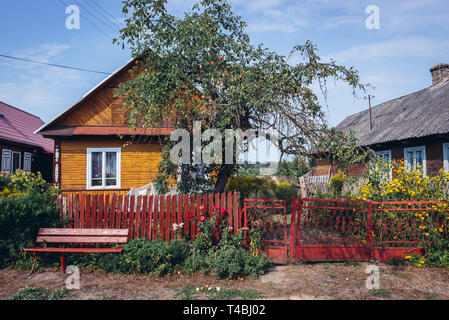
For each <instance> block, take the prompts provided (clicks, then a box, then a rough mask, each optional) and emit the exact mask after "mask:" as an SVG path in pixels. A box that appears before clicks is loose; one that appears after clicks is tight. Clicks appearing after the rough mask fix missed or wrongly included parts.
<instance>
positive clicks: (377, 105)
mask: <svg viewBox="0 0 449 320" xmlns="http://www.w3.org/2000/svg"><path fill="white" fill-rule="evenodd" d="M448 83H449V82H448ZM432 87H433V86H429V87H427V88H424V89H421V90H418V91H415V92H412V93H408V94H405V95H403V96H400V97H397V98H394V99H390V100H387V101H384V102H382V103H379V104H376V105H375V106H373V107H371V109H374V108H377V107H380V106H382V105H384V104H386V103H389V102H393V101H395V100H399V99H403V98H405V97H408V96H411V95H414V94H417V93H420V92H423V91H425V90H427V89H430V88H432ZM366 111H369V108H367V109H363V110H362V111H359V112H356V113H353V114H351V115H349V116H347V117H346V118H344V119H343V121H341V122H340V123H339V124H338V125H337V127H338V126H339V125H340V124H341V123H343V122H344V121H345V120H346V119H348V118H350V117H353V116H355V115H358V114H361V113H364V112H366Z"/></svg>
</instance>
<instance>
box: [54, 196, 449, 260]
mask: <svg viewBox="0 0 449 320" xmlns="http://www.w3.org/2000/svg"><path fill="white" fill-rule="evenodd" d="M239 200H240V199H239V194H238V193H222V194H196V195H193V194H190V195H166V196H165V195H161V196H159V195H155V196H131V197H130V196H127V195H123V194H120V193H117V194H116V193H112V194H111V193H104V194H89V193H85V192H79V193H77V192H74V193H68V194H62V195H60V196H59V198H58V202H59V208H60V218H61V219H64V218H68V219H69V220H70V222H69V223H68V227H69V228H128V229H130V232H129V239H134V238H147V239H149V240H164V241H170V240H173V239H175V236H176V234H175V231H174V229H173V224H175V223H176V224H181V223H184V228H183V232H184V234H185V235H188V236H189V237H191V238H194V237H195V236H196V235H197V234H198V233H199V229H198V225H197V223H196V222H195V219H190V218H189V214H193V216H194V217H195V218H199V217H200V216H201V214H202V213H203V214H205V215H207V216H211V215H212V212H213V209H214V207H215V206H216V207H218V209H219V210H221V209H222V208H225V209H226V212H227V221H228V225H229V226H232V227H233V230H234V232H235V233H237V232H238V230H239V229H241V228H242V227H243V226H244V227H248V228H258V229H259V230H260V232H261V239H260V240H261V242H262V250H264V251H265V252H266V253H267V255H268V257H269V258H270V259H272V261H273V262H276V263H286V262H288V261H368V260H370V259H371V260H381V261H386V260H389V259H392V258H403V257H404V256H405V255H407V254H412V253H417V254H422V255H424V254H425V253H426V250H427V248H428V246H429V244H430V242H429V237H428V235H427V233H428V232H433V231H434V230H433V229H436V230H438V232H440V233H442V234H444V235H445V236H447V235H448V234H447V233H448V226H447V224H448V223H449V221H448V220H447V215H446V214H443V213H444V212H443V211H444V210H446V211H448V210H449V209H448V208H449V206H448V204H446V203H434V202H397V201H395V202H371V201H343V200H328V199H293V201H292V210H291V212H287V205H286V203H285V201H280V200H266V199H265V200H262V199H245V201H244V208H240V207H239V203H240V201H239ZM200 207H203V212H201V209H200ZM443 209H444V210H443ZM442 210H443V211H442ZM196 221H197V220H196ZM429 229H431V230H429Z"/></svg>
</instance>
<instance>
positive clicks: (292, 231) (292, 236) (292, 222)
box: [288, 198, 296, 262]
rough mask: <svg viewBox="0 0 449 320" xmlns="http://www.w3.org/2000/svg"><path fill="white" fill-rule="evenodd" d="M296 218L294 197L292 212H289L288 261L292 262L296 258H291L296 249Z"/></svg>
mask: <svg viewBox="0 0 449 320" xmlns="http://www.w3.org/2000/svg"><path fill="white" fill-rule="evenodd" d="M295 218H296V198H293V200H292V212H291V214H290V257H289V258H290V261H288V262H294V261H295V260H296V259H294V258H293V254H294V253H295V251H296V246H295V224H296V223H295V220H296V219H295Z"/></svg>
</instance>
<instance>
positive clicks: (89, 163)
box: [86, 148, 122, 190]
mask: <svg viewBox="0 0 449 320" xmlns="http://www.w3.org/2000/svg"><path fill="white" fill-rule="evenodd" d="M93 152H102V153H103V156H102V185H101V186H91V182H92V180H91V173H92V153H93ZM106 152H115V153H117V177H116V180H117V185H115V186H106V183H105V182H106V178H105V174H106V170H105V167H106V156H105V155H106ZM86 157H87V160H86V164H87V165H86V189H87V190H98V189H120V188H121V158H122V149H121V148H87V149H86Z"/></svg>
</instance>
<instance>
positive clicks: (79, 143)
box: [61, 137, 162, 190]
mask: <svg viewBox="0 0 449 320" xmlns="http://www.w3.org/2000/svg"><path fill="white" fill-rule="evenodd" d="M125 143H126V141H124V140H120V139H119V138H114V137H107V138H94V137H85V138H84V139H83V140H70V139H65V140H62V141H61V188H62V190H74V189H75V190H78V189H86V168H87V163H86V160H87V148H121V185H120V188H121V189H129V188H137V187H142V186H144V185H146V184H148V183H149V182H151V181H152V180H153V179H154V177H155V176H156V173H157V166H158V164H159V162H160V161H161V159H162V158H161V145H159V144H150V143H149V142H147V143H131V144H128V145H126V146H124V144H125Z"/></svg>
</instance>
